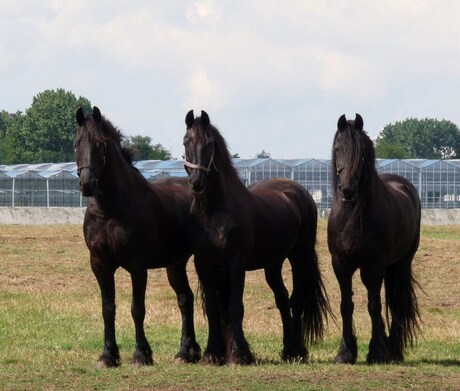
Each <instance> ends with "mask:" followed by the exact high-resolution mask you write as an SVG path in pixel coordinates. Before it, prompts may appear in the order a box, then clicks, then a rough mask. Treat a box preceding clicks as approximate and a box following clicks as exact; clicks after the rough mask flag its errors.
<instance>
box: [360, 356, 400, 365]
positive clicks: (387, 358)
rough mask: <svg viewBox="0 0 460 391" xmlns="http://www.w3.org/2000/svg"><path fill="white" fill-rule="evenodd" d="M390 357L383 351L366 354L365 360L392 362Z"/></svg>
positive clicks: (372, 362)
mask: <svg viewBox="0 0 460 391" xmlns="http://www.w3.org/2000/svg"><path fill="white" fill-rule="evenodd" d="M392 361H393V360H392V358H391V357H390V356H389V355H388V354H385V353H381V354H372V355H371V354H368V355H367V359H366V362H367V363H368V364H371V365H372V364H390V363H391V362H392Z"/></svg>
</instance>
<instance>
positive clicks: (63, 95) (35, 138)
mask: <svg viewBox="0 0 460 391" xmlns="http://www.w3.org/2000/svg"><path fill="white" fill-rule="evenodd" d="M80 106H81V107H83V109H84V110H85V111H90V110H91V104H90V102H89V100H87V99H86V98H82V97H79V98H78V99H77V98H76V97H75V95H74V94H73V93H71V92H68V91H65V90H64V89H58V90H56V91H54V90H46V91H44V92H41V93H39V94H38V95H36V96H35V97H34V98H33V100H32V105H31V106H30V108H28V109H27V110H26V112H25V114H24V115H23V114H22V113H20V112H19V113H17V114H15V115H13V116H10V118H9V119H8V120H7V121H6V124H7V125H6V126H5V131H4V132H3V128H2V134H4V136H3V140H2V141H4V146H2V147H0V158H1V159H2V163H6V164H15V163H44V162H48V163H57V162H65V161H72V160H73V159H74V156H73V140H74V137H75V127H76V125H75V112H76V110H77V108H78V107H80ZM2 118H3V115H2ZM2 124H3V123H0V127H1V126H3V125H2Z"/></svg>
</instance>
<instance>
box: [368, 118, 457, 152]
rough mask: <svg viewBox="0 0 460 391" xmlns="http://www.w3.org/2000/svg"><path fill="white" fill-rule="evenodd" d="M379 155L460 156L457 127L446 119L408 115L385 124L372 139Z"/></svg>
mask: <svg viewBox="0 0 460 391" xmlns="http://www.w3.org/2000/svg"><path fill="white" fill-rule="evenodd" d="M376 155H377V157H380V158H405V159H414V158H417V159H455V158H459V157H460V130H459V128H458V127H457V125H455V124H454V123H452V122H450V121H446V120H442V121H438V120H436V119H428V118H427V119H423V120H419V119H416V118H409V119H406V120H404V121H402V122H396V123H395V124H389V125H386V126H385V127H384V128H383V130H382V131H381V132H380V134H379V137H378V138H377V143H376Z"/></svg>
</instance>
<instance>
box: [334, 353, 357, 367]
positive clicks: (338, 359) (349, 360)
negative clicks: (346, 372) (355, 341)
mask: <svg viewBox="0 0 460 391" xmlns="http://www.w3.org/2000/svg"><path fill="white" fill-rule="evenodd" d="M334 363H335V364H352V365H353V364H356V357H354V356H353V355H352V354H350V353H345V354H344V353H340V354H338V355H337V356H335V359H334Z"/></svg>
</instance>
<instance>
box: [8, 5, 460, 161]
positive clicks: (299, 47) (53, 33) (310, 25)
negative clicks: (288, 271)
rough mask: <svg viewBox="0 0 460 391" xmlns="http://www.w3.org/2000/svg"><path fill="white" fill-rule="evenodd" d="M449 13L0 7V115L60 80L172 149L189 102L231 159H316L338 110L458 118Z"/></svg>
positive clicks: (453, 16)
mask: <svg viewBox="0 0 460 391" xmlns="http://www.w3.org/2000/svg"><path fill="white" fill-rule="evenodd" d="M459 14H460V3H459V2H457V1H454V0H449V1H447V0H446V1H443V2H439V1H435V0H420V1H416V2H414V1H411V0H382V1H379V2H368V1H364V0H355V1H350V2H342V1H338V0H326V1H319V0H318V1H308V2H307V1H302V0H292V1H289V2H284V3H281V2H279V1H278V0H265V1H262V0H251V1H241V0H236V1H233V2H227V1H224V2H221V1H215V0H196V1H194V2H188V3H184V2H182V1H174V0H173V1H168V2H151V1H148V0H139V1H136V2H132V1H127V0H124V1H115V2H114V1H109V0H103V1H90V0H81V1H78V2H68V1H65V0H48V1H43V2H38V3H37V2H35V1H31V0H18V1H15V2H11V4H9V5H8V7H4V8H3V9H2V13H1V14H0V70H2V72H1V74H0V83H1V84H2V86H3V87H4V88H5V89H7V90H8V91H11V93H9V94H3V96H0V110H1V109H3V108H8V109H9V110H10V111H15V107H16V109H24V108H25V107H26V106H27V105H29V104H30V102H31V99H32V95H31V94H36V93H38V92H40V91H42V90H43V89H45V88H58V87H62V88H67V89H72V90H74V92H75V93H76V94H78V95H83V96H85V97H87V98H89V99H90V100H92V101H93V103H95V104H98V105H100V106H101V109H103V111H105V112H107V113H110V114H112V113H113V115H115V116H117V117H118V118H116V119H115V122H121V123H122V124H123V125H124V127H125V129H127V132H128V133H129V132H130V131H131V129H133V130H132V131H135V132H138V133H139V132H153V133H154V134H155V136H156V137H159V138H160V139H158V140H155V141H158V142H162V141H163V142H165V143H166V144H167V145H168V146H169V145H171V146H172V147H173V148H177V149H178V151H177V152H175V153H174V154H175V155H176V156H180V155H181V153H180V149H181V146H180V142H179V143H178V146H177V147H176V146H175V141H174V140H176V139H180V138H181V135H182V132H183V129H182V123H183V116H184V115H185V112H184V110H186V109H189V108H192V107H193V108H196V109H205V110H207V111H208V112H209V114H210V115H211V118H212V119H213V120H214V121H215V122H216V124H218V125H219V124H222V130H223V132H224V135H225V136H227V137H228V138H229V140H231V142H232V143H234V144H235V145H230V146H231V147H232V149H233V150H234V151H235V152H238V153H240V155H241V156H253V155H254V154H255V153H256V152H258V151H260V150H262V149H266V150H269V151H270V152H271V153H272V156H277V155H279V156H284V157H289V156H290V155H291V156H292V155H293V156H296V157H299V156H312V157H324V156H328V155H329V146H328V145H327V144H328V143H329V141H330V140H329V134H330V133H331V132H332V131H333V129H331V124H332V127H334V126H335V123H336V121H337V118H338V116H339V115H340V114H342V113H346V114H347V115H354V113H355V112H357V111H358V112H360V113H361V114H362V115H363V116H364V119H365V121H366V127H367V129H368V130H369V131H370V132H371V133H375V132H374V129H373V128H375V129H378V128H379V127H381V126H382V124H386V123H389V122H391V121H395V120H398V119H399V120H400V119H404V117H405V116H414V115H420V116H423V115H424V113H428V114H427V115H430V116H439V117H441V116H442V117H444V118H446V119H450V120H452V121H454V122H456V123H460V114H459V112H458V109H457V107H456V106H457V105H458V101H459V100H460V72H459V71H458V63H459V62H460V39H459V37H460V24H458V22H457V18H458V15H459ZM132 113H136V115H135V116H133V115H131V114H132ZM163 113H168V115H167V116H165V115H159V116H157V118H158V119H157V121H158V124H155V125H153V124H152V116H154V115H155V114H163ZM235 113H238V125H237V126H236V125H235V124H233V122H235ZM176 116H177V119H176V118H175V117H176ZM401 117H403V118H401ZM117 120H118V121H117ZM176 126H177V128H176ZM157 129H163V131H158V133H155V132H157ZM226 129H229V130H228V133H226ZM176 133H177V134H176ZM165 134H167V135H168V136H169V137H170V138H169V139H167V141H164V140H163V139H161V138H162V137H163V136H164V135H165ZM179 135H180V137H179ZM319 135H321V136H319ZM294 139H295V140H296V141H295V142H292V141H290V140H294ZM311 140H315V142H311ZM264 143H269V145H265V144H264ZM270 147H271V148H273V149H272V150H270Z"/></svg>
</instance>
